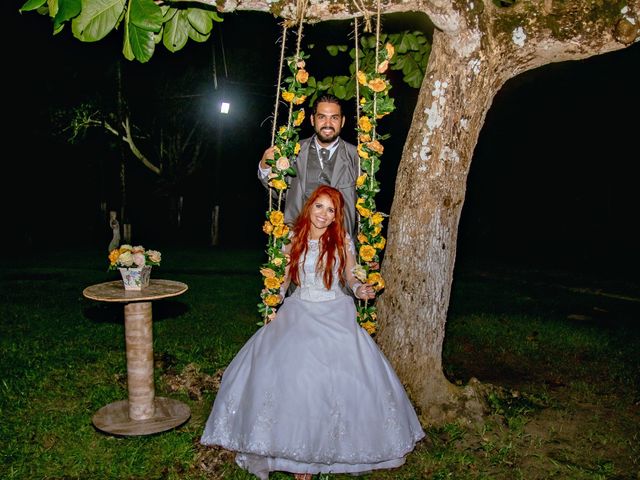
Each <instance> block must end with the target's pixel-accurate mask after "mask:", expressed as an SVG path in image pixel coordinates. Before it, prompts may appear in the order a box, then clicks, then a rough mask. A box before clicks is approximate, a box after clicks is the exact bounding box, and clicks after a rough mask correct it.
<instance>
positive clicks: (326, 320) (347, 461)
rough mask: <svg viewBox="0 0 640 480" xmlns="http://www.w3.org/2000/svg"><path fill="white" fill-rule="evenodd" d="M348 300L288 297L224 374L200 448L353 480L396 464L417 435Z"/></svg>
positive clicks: (262, 473) (398, 389)
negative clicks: (220, 449)
mask: <svg viewBox="0 0 640 480" xmlns="http://www.w3.org/2000/svg"><path fill="white" fill-rule="evenodd" d="M355 318H356V312H355V305H354V303H353V300H352V299H351V298H350V297H347V296H338V298H335V299H333V300H328V301H322V302H310V301H306V300H302V299H300V298H296V297H295V296H294V297H287V298H286V299H285V301H284V303H283V304H282V306H281V307H280V309H279V310H278V315H277V318H276V319H275V320H274V321H272V322H270V323H269V324H267V325H266V326H264V327H262V328H260V329H259V330H258V331H257V332H256V333H255V334H254V335H253V336H252V337H251V338H250V339H249V341H248V342H247V343H246V344H245V345H244V346H243V348H242V349H241V350H240V352H239V353H238V354H237V355H236V357H235V358H234V359H233V361H232V362H231V363H230V364H229V366H228V367H227V369H226V371H225V373H224V375H223V378H222V384H221V386H220V390H219V391H218V394H217V396H216V399H215V402H214V405H213V409H212V411H211V414H210V416H209V419H208V421H207V424H206V427H205V430H204V433H203V435H202V438H201V440H200V441H201V443H203V444H205V445H220V446H222V447H224V448H226V449H228V450H232V451H235V452H237V456H236V461H237V463H238V464H239V465H240V466H241V467H243V468H245V469H247V470H248V471H250V472H252V473H253V474H255V475H256V476H258V477H259V478H261V479H267V478H268V476H269V472H270V471H287V472H295V473H357V472H366V471H371V470H375V469H381V468H393V467H398V466H400V465H402V464H403V463H404V460H405V455H406V454H407V453H408V452H410V451H411V450H412V449H413V448H414V446H415V443H416V442H417V441H418V440H420V439H421V438H422V437H423V436H424V432H423V430H422V428H421V426H420V422H419V421H418V418H417V416H416V414H415V411H414V409H413V407H412V405H411V403H410V401H409V399H408V397H407V395H406V393H405V390H404V388H403V386H402V384H401V383H400V381H399V379H398V377H397V376H396V374H395V372H394V371H393V369H392V367H391V365H390V364H389V362H388V360H387V359H386V358H385V356H384V354H383V353H382V352H381V351H380V349H379V348H378V346H377V345H376V343H375V342H374V341H373V339H372V338H371V337H370V335H369V334H368V333H367V332H366V331H365V330H363V329H362V328H361V327H360V326H359V325H358V324H357V322H356V320H355Z"/></svg>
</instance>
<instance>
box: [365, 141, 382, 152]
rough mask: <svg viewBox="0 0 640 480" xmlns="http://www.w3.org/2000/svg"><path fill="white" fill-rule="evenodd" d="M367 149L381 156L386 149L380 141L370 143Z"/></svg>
mask: <svg viewBox="0 0 640 480" xmlns="http://www.w3.org/2000/svg"><path fill="white" fill-rule="evenodd" d="M367 148H368V149H369V150H373V151H374V152H376V153H379V154H382V152H384V147H383V146H382V144H381V143H380V142H379V141H378V140H373V141H371V142H368V143H367Z"/></svg>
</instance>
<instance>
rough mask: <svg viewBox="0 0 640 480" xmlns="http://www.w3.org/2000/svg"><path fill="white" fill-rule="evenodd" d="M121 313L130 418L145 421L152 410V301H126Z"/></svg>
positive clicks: (153, 404) (153, 405) (153, 408)
mask: <svg viewBox="0 0 640 480" xmlns="http://www.w3.org/2000/svg"><path fill="white" fill-rule="evenodd" d="M124 312H125V313H124V332H125V344H126V349H127V388H128V389H129V418H130V419H131V420H147V419H149V418H152V417H153V414H154V412H155V403H154V399H155V387H154V384H153V331H152V322H151V302H134V303H127V304H126V305H125V306H124Z"/></svg>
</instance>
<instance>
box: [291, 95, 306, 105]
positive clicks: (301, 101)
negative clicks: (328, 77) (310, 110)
mask: <svg viewBox="0 0 640 480" xmlns="http://www.w3.org/2000/svg"><path fill="white" fill-rule="evenodd" d="M306 99H307V96H306V95H302V96H301V97H296V98H294V99H293V103H295V104H296V105H300V104H303V103H304V101H305V100H306Z"/></svg>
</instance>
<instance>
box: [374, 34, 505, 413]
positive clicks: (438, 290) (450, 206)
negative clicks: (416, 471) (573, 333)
mask: <svg viewBox="0 0 640 480" xmlns="http://www.w3.org/2000/svg"><path fill="white" fill-rule="evenodd" d="M450 41H451V37H449V36H447V35H445V34H443V33H441V32H439V31H436V32H435V33H434V39H433V49H432V54H431V57H430V59H429V65H428V68H427V72H426V75H425V78H424V80H423V83H422V87H421V91H420V95H419V99H418V104H417V106H416V109H415V112H414V116H413V122H412V124H411V129H410V131H409V134H408V137H407V142H406V144H405V147H404V151H403V154H402V160H401V162H400V168H399V170H398V174H397V177H396V187H395V188H396V190H395V197H394V201H393V206H392V209H391V219H392V221H391V222H390V224H389V228H388V239H389V242H388V243H387V245H388V246H387V251H386V254H385V259H384V264H383V271H382V273H383V276H384V278H385V284H386V290H385V293H384V294H383V295H382V296H381V298H380V299H379V301H378V306H379V323H380V333H379V334H378V337H377V340H378V343H379V344H380V346H381V348H382V349H383V351H384V352H385V353H386V354H387V356H388V357H389V358H390V360H391V362H392V363H393V366H394V368H395V369H396V371H397V372H398V375H399V376H400V378H402V379H403V381H404V382H405V383H406V386H407V389H408V391H409V395H410V396H411V398H412V400H413V401H414V403H415V404H416V406H418V407H419V408H420V411H421V415H422V417H423V419H425V420H428V421H429V422H432V423H441V422H445V421H447V420H451V419H453V418H460V417H465V416H466V417H468V418H478V417H479V416H480V415H481V414H482V404H481V402H480V401H479V399H478V397H477V395H476V392H475V391H474V388H473V387H472V386H467V387H465V388H459V387H456V386H454V385H452V384H451V383H449V382H448V381H447V379H446V378H445V376H444V374H443V370H442V344H443V341H444V333H445V322H446V316H447V309H448V306H449V294H450V291H451V283H452V279H453V269H454V264H455V257H456V240H457V232H458V222H459V220H460V214H461V212H462V206H463V203H464V198H465V190H466V182H467V175H468V173H469V167H470V165H471V158H472V155H473V149H474V147H475V144H476V142H477V139H478V135H479V133H480V130H481V128H482V124H483V122H484V119H485V116H486V113H487V111H488V110H489V106H490V104H491V101H492V99H493V97H494V96H495V94H496V92H497V91H498V89H499V88H500V86H501V84H502V81H501V80H500V79H499V78H497V73H496V70H497V69H495V68H492V66H491V65H489V64H488V62H474V61H473V60H470V59H469V58H464V57H461V56H460V55H457V54H456V52H455V51H454V49H453V47H452V45H451V44H450ZM396 319H398V320H399V321H396ZM400 319H401V320H400Z"/></svg>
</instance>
